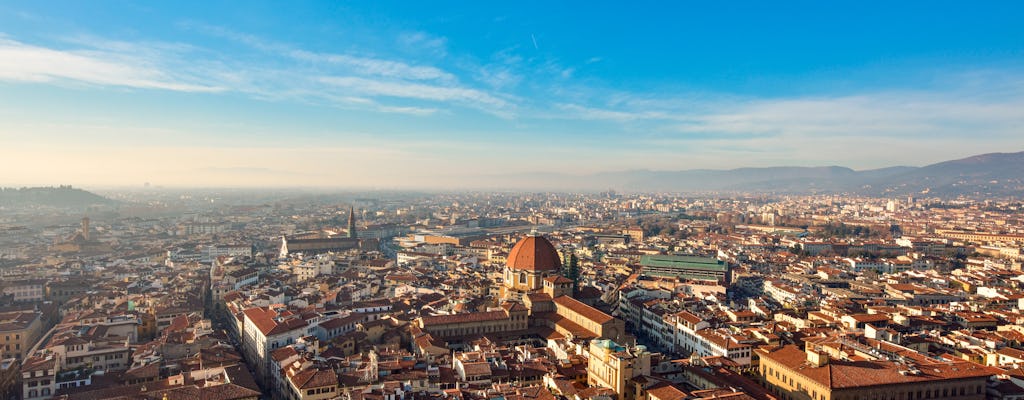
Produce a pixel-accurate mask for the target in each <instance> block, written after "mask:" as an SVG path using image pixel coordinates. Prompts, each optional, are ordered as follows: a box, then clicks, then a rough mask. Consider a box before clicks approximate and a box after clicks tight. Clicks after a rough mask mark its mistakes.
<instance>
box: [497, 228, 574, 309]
mask: <svg viewBox="0 0 1024 400" xmlns="http://www.w3.org/2000/svg"><path fill="white" fill-rule="evenodd" d="M561 270H562V260H561V258H559V256H558V251H556V250H555V246H553V245H552V244H551V242H549V241H548V240H547V239H545V238H544V237H543V236H540V235H536V234H531V235H529V236H526V237H525V238H523V239H522V240H520V241H519V242H518V243H516V245H515V246H513V247H512V251H510V252H509V253H508V258H507V262H506V264H505V273H504V286H503V287H502V293H503V294H504V296H503V297H504V298H514V299H518V298H521V297H522V295H523V294H524V293H532V292H538V291H540V290H541V288H542V287H543V285H544V279H546V278H548V277H549V276H554V275H557V274H558V273H559V272H560V271H561Z"/></svg>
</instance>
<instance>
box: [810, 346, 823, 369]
mask: <svg viewBox="0 0 1024 400" xmlns="http://www.w3.org/2000/svg"><path fill="white" fill-rule="evenodd" d="M805 351H806V353H807V363H808V364H811V366H812V367H815V368H817V367H824V366H825V365H826V364H828V352H826V351H825V350H822V349H821V347H820V346H815V347H810V346H808V347H807V350H805Z"/></svg>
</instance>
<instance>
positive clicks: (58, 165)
mask: <svg viewBox="0 0 1024 400" xmlns="http://www.w3.org/2000/svg"><path fill="white" fill-rule="evenodd" d="M775 3H776V2H601V1H598V2H593V1H588V2H528V1H516V2H504V3H499V2H408V1H402V2H389V1H373V2H337V1H313V2H305V1H293V2H261V1H245V2H238V1H232V2H217V1H196V2H189V1H183V2H141V1H140V2H120V1H102V0H99V1H89V2H81V1H33V2H2V3H0V171H2V174H0V185H4V186H36V185H57V184H72V185H76V186H86V187H88V186H97V185H100V186H116V185H126V186H141V185H143V184H144V183H147V182H148V183H151V184H152V185H160V186H179V187H180V186H186V187H187V186H193V187H195V186H201V187H210V186H231V187H237V186H242V187H294V186H310V187H346V188H347V187H352V188H355V187H361V188H402V187H408V188H430V187H459V186H462V185H469V184H470V182H480V181H481V180H486V181H490V182H493V183H494V185H492V186H498V187H500V180H501V177H502V176H506V175H513V174H536V176H543V173H545V172H551V173H558V174H570V175H585V174H592V173H597V172H605V171H622V170H639V169H648V170H686V169H698V168H713V169H730V168H739V167H762V166H823V165H841V166H847V167H851V168H854V169H871V168H880V167H886V166H893V165H927V164H930V163H935V162H940V161H944V160H949V159H956V158H963V157H967V156H971V155H975V154H982V153H990V152H1016V151H1022V150H1024V24H1022V23H1021V22H1020V20H1021V17H1024V3H1021V2H1012V1H1007V2H986V3H984V4H980V5H979V4H967V3H963V2H944V1H928V2H923V1H922V2H913V1H908V2H870V1H861V2H799V1H794V2H784V4H775ZM537 173H540V174H537ZM538 179H542V178H538Z"/></svg>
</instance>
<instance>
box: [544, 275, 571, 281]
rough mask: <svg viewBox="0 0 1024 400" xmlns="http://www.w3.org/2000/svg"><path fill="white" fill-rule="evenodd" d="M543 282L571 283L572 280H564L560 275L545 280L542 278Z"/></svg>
mask: <svg viewBox="0 0 1024 400" xmlns="http://www.w3.org/2000/svg"><path fill="white" fill-rule="evenodd" d="M544 280H545V281H548V282H551V283H572V279H569V278H566V277H564V276H561V275H551V276H549V277H547V278H544Z"/></svg>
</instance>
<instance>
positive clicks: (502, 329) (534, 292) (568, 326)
mask: <svg viewBox="0 0 1024 400" xmlns="http://www.w3.org/2000/svg"><path fill="white" fill-rule="evenodd" d="M561 269H562V262H561V259H560V257H559V256H558V251H557V250H555V246H554V245H552V244H551V242H550V241H548V240H547V239H546V238H544V237H543V236H541V235H539V234H536V233H532V234H530V235H528V236H526V237H524V238H523V239H521V240H519V242H518V243H516V245H515V246H514V247H513V248H512V251H511V252H509V255H508V259H507V262H506V265H505V269H504V273H503V278H504V279H503V282H502V287H501V298H502V299H501V304H500V307H498V308H497V309H494V310H492V311H488V312H477V313H465V314H452V315H436V316H425V317H420V318H419V319H418V320H417V325H418V326H419V327H420V328H421V329H423V330H424V331H427V332H430V333H431V334H432V335H435V336H436V337H439V338H443V339H446V340H447V339H454V340H458V339H460V338H465V337H472V336H476V335H487V334H491V335H497V336H500V335H510V336H515V335H521V336H526V335H539V336H541V337H545V338H551V337H567V338H572V339H612V340H615V341H617V342H620V343H622V342H625V341H630V339H629V338H628V337H627V336H628V334H627V333H626V329H625V323H624V322H623V321H622V320H620V319H618V318H614V317H612V316H610V315H608V314H606V313H604V312H602V311H601V310H598V309H596V308H594V307H591V306H589V305H587V304H584V303H582V302H580V301H579V300H576V299H575V298H573V286H574V282H573V281H572V280H570V279H567V278H565V277H564V276H562V275H561Z"/></svg>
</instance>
